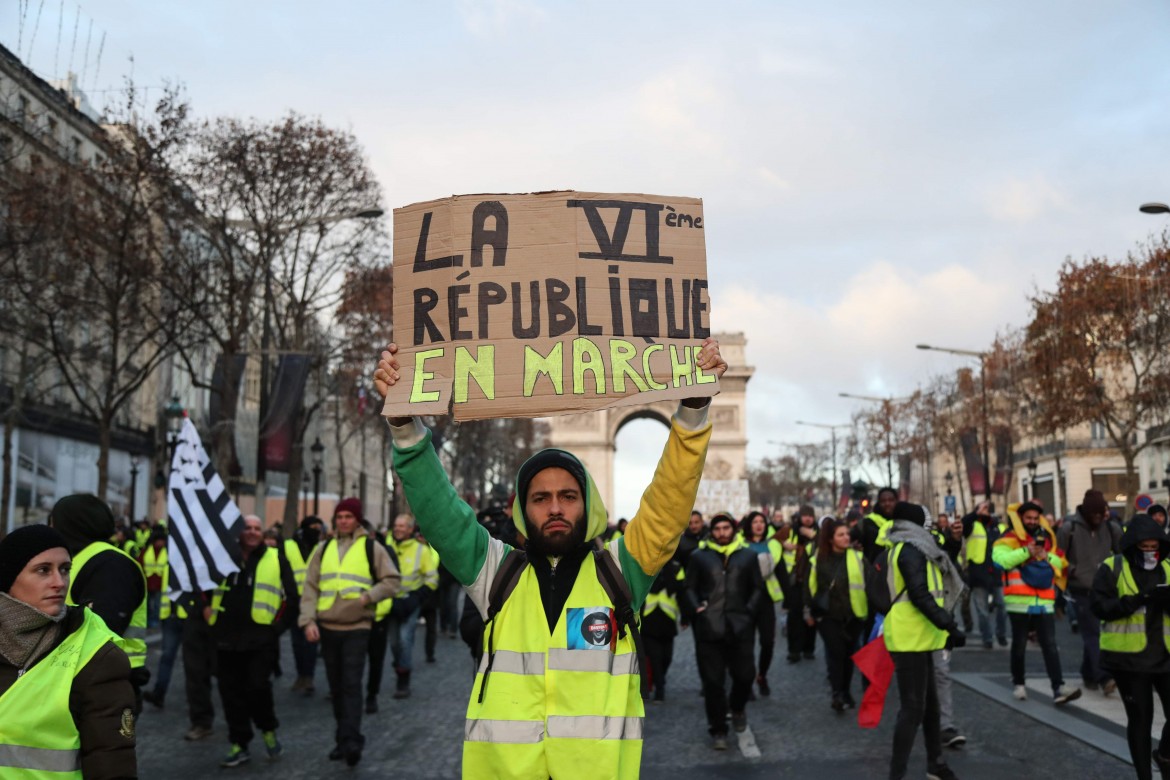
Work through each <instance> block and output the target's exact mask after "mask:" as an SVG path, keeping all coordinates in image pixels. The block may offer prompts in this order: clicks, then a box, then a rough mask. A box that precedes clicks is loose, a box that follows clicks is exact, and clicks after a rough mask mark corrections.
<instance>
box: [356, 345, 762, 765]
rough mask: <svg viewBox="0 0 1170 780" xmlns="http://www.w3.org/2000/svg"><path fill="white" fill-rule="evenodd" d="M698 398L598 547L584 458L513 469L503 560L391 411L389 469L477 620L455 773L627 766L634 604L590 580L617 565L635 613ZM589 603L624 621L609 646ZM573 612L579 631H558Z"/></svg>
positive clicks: (634, 756) (382, 384)
mask: <svg viewBox="0 0 1170 780" xmlns="http://www.w3.org/2000/svg"><path fill="white" fill-rule="evenodd" d="M397 351H398V347H397V345H394V344H391V345H389V347H388V348H387V349H386V351H385V352H383V353H382V359H381V360H380V361H379V363H378V366H377V369H376V370H375V372H374V377H373V378H374V382H375V384H376V386H377V388H378V391H379V392H380V393H381V394H382V395H383V397H385V395H386V394H387V392H388V391H389V389H390V387H391V386H392V385H393V384H395V383H396V382H398V381H399V364H398V358H397V356H396V353H397ZM695 363H696V364H697V365H698V367H699V368H701V369H702V370H703V371H704V372H706V373H707V374H708V375H714V376H717V377H718V376H722V375H723V373H724V372H725V371H726V370H727V363H726V361H724V360H723V358H722V357H721V356H720V354H719V345H718V343H717V342H716V341H715V340H714V339H707V340H705V341H704V342H703V347H702V349H701V350H698V351H697V354H696V356H695ZM709 404H710V399H709V398H690V399H686V400H683V401H682V402H681V403H680V405H679V408H678V410H677V411H676V412H675V414H674V416H673V418H672V420H671V425H670V433H669V435H668V438H667V443H666V447H665V449H664V452H663V455H662V458H661V459H660V461H659V463H658V467H657V469H656V471H655V475H654V479H653V481H652V482H651V483H650V485H649V487H648V488H647V489H646V492H645V493H644V494H643V496H642V501H641V504H640V506H639V508H638V511H637V513H636V514H635V515H634V517H633V519H631V520H630V524H629V525H628V526H627V527H626V533H625V535H624V536H623V537H622V538H621V539H618V540H616V541H613V542H610V543H609V544H607V545H606V546H605V547H604V549H602V550H599V551H598V553H597V555H594V553H593V550H594V549H595V547H594V544H593V540H595V539H597V537H599V536H600V535H601V534H602V533H604V532H605V529H606V526H607V522H608V518H607V513H606V510H605V506H604V505H603V503H602V501H601V495H600V493H599V492H598V490H597V487H596V485H595V484H594V482H593V479H592V478H591V477H590V476H589V473H588V471H587V470H586V469H585V467H584V465H583V464H582V463H581V461H580V460H579V459H578V458H577V457H576V456H574V455H572V454H571V453H568V452H565V451H564V450H557V449H547V450H542V451H541V452H538V453H537V454H535V455H533V456H532V457H531V458H529V459H528V460H527V461H526V462H525V463H524V464H523V465H522V466H521V467H520V470H519V472H518V473H517V475H516V501H515V504H514V506H513V513H512V519H513V521H514V523H515V525H516V528H517V530H518V531H519V532H520V533H521V534H523V536H524V537H525V538H526V540H527V544H526V547H525V553H526V556H525V557H524V558H523V559H521V558H517V557H516V556H511V557H509V554H510V553H511V552H512V549H513V548H512V547H511V546H510V545H507V544H505V543H504V542H502V541H499V540H497V539H493V538H492V537H491V536H490V535H489V534H488V531H487V529H485V528H483V527H482V526H481V525H480V524H479V523H478V522H476V517H475V511H474V510H473V509H472V508H471V507H470V506H468V505H467V504H466V503H465V502H464V501H463V500H461V499H460V497H459V495H458V493H457V492H456V490H455V488H454V487H453V486H452V485H451V483H450V480H449V479H448V477H447V473H446V471H445V470H444V468H443V465H442V463H441V462H440V460H439V458H438V454H437V453H436V452H435V448H434V447H433V446H432V445H431V432H430V431H429V430H428V429H426V428H425V427H424V426H423V425H422V422H421V420H419V419H418V418H411V417H400V418H390V419H389V423H390V426H391V430H392V432H393V438H394V467H395V471H396V473H397V474H398V477H399V479H400V480H401V484H402V486H403V491H404V493H405V496H406V499H407V501H408V502H409V504H410V506H411V508H412V509H413V510H414V512H415V517H416V518H417V520H418V523H419V526H420V527H421V528H422V530H423V533H424V534H425V535H426V538H427V540H428V541H429V542H430V543H431V544H432V545H434V547H435V549H436V550H438V551H439V555H440V557H441V558H442V559H443V561H444V563H445V565H446V566H447V567H448V568H449V569H450V570H451V573H452V574H453V575H454V576H455V578H456V579H457V580H459V582H460V583H462V585H463V586H464V588H465V590H466V592H467V595H468V597H469V598H470V599H471V601H472V602H473V603H474V604H475V606H476V607H477V608H478V609H479V611H480V614H481V615H482V616H483V617H484V618H485V620H487V625H486V627H485V630H484V633H485V635H486V638H485V653H484V656H483V660H482V661H481V663H480V667H479V671H478V672H477V674H476V678H475V683H474V687H473V688H472V692H471V700H470V702H469V704H468V708H467V718H466V725H465V730H464V743H463V776H464V777H465V778H472V779H473V780H474V779H475V778H541V780H546V779H547V778H549V777H575V776H577V775H579V774H581V772H582V768H583V767H588V773H589V774H590V775H591V776H595V777H606V778H633V777H637V775H638V773H639V771H640V764H641V755H642V726H643V718H644V713H645V710H644V707H643V703H642V697H641V690H640V688H641V686H640V679H639V676H640V675H639V664H638V661H637V653H636V652H635V646H634V637H635V636H636V634H635V632H634V631H633V630H626V628H625V626H628V625H629V621H630V620H632V619H633V615H632V614H628V612H627V609H626V608H623V609H622V610H621V612H620V613H618V612H617V610H615V603H614V602H615V601H620V600H624V599H623V598H622V596H623V595H624V594H622V593H621V592H620V591H619V592H618V596H617V597H614V598H611V596H610V594H609V592H607V590H606V588H605V587H604V586H603V584H602V580H601V578H602V577H608V574H612V573H613V572H612V568H611V564H612V565H613V566H616V567H617V568H618V569H620V578H619V579H620V583H624V587H625V588H627V589H628V591H629V602H630V604H629V609H632V610H633V612H634V613H635V614H636V612H637V611H638V610H639V609H640V608H641V606H642V603H643V601H644V599H645V596H646V593H647V591H648V590H649V589H650V586H651V584H652V583H653V581H654V579H655V577H656V575H657V574H658V572H659V571H660V570H661V569H662V568H663V566H665V565H666V562H667V561H669V560H670V558H671V556H672V555H673V553H674V551H675V548H676V546H677V545H678V539H679V536H680V535H681V534H682V531H683V528H684V527H685V525H686V522H687V515H688V513H689V512H690V510H691V509H692V508H693V507H694V505H695V496H696V494H697V493H698V489H699V479H700V477H701V475H702V472H703V463H704V461H705V459H706V454H707V444H708V442H709V440H710V436H711V426H710V424H709V423H708V421H707V410H708V407H709ZM605 556H609V557H608V558H606V557H605ZM752 557H753V565H754V556H752ZM505 558H507V559H508V561H509V562H510V564H512V565H515V564H516V563H517V561H521V562H522V564H523V568H522V569H519V570H517V576H518V579H517V580H515V588H514V589H513V590H512V592H511V594H510V595H509V596H508V598H507V599H506V600H504V601H503V604H502V606H501V607H500V609H499V611H498V613H496V612H494V611H493V613H492V614H491V616H490V620H488V619H487V618H488V617H489V615H488V607H489V604H490V603H491V602H490V599H489V596H490V594H491V593H492V586H493V584H494V583H495V580H496V577H497V575H498V574H499V573H500V572H499V567H500V565H501V563H502V562H503V561H504V560H505ZM598 561H601V563H598ZM509 574H511V570H510V571H509ZM757 575H758V571H757ZM615 576H617V575H615ZM613 584H614V585H617V584H619V583H613ZM598 613H601V614H603V615H608V616H609V618H610V619H611V620H612V621H614V623H616V622H617V621H618V620H619V619H620V620H621V621H622V623H623V624H624V626H623V628H622V629H621V630H620V631H619V630H611V640H610V642H609V643H608V644H606V645H600V646H594V645H592V644H590V643H589V642H587V641H586V640H585V638H584V637H583V636H582V633H581V631H580V627H581V626H582V625H583V624H584V620H585V618H586V617H590V616H592V615H595V614H598ZM570 623H571V624H572V625H573V627H574V628H575V629H576V630H574V631H570V630H569V624H570Z"/></svg>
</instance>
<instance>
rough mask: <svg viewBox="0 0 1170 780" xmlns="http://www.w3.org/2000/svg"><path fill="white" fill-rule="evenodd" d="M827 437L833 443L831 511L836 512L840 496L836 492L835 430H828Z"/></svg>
mask: <svg viewBox="0 0 1170 780" xmlns="http://www.w3.org/2000/svg"><path fill="white" fill-rule="evenodd" d="M829 436H830V439H831V441H832V442H833V511H834V512H835V511H837V502H838V501H839V500H840V498H841V494H840V493H839V492H838V491H837V429H836V428H830V429H829Z"/></svg>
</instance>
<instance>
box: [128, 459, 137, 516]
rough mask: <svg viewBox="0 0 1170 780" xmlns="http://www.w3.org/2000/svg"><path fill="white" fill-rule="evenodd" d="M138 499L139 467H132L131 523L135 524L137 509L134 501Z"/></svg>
mask: <svg viewBox="0 0 1170 780" xmlns="http://www.w3.org/2000/svg"><path fill="white" fill-rule="evenodd" d="M137 497H138V466H137V465H133V466H131V467H130V522H131V523H133V522H134V518H135V507H134V504H135V501H134V499H135V498H137Z"/></svg>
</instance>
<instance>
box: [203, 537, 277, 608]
mask: <svg viewBox="0 0 1170 780" xmlns="http://www.w3.org/2000/svg"><path fill="white" fill-rule="evenodd" d="M229 590H231V585H229V584H228V581H227V580H224V581H223V582H221V583H220V584H219V586H218V587H216V589H215V593H213V594H212V596H211V618H210V619H209V620H208V621H207V625H209V626H214V625H215V621H216V620H217V619H218V618H219V613H220V612H222V611H223V606H222V605H223V597H224V594H225V593H227V592H228V591H229ZM282 601H284V590H283V589H282V588H281V587H280V553H278V552H277V551H276V548H275V547H265V548H264V554H263V555H262V556H261V558H260V562H259V563H257V564H256V580H255V582H253V583H252V612H251V616H252V622H253V623H257V624H259V625H262V626H270V625H272V624H273V623H274V622H276V615H277V613H279V612H280V604H281V602H282Z"/></svg>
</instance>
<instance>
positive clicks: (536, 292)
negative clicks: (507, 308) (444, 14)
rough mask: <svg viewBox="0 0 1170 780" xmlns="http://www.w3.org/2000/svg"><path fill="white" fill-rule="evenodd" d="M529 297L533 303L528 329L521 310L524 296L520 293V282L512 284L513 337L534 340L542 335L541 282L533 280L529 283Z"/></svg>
mask: <svg viewBox="0 0 1170 780" xmlns="http://www.w3.org/2000/svg"><path fill="white" fill-rule="evenodd" d="M528 297H529V298H530V299H531V301H532V302H531V303H530V304H529V309H530V310H531V312H532V321H531V323H530V324H529V325H528V327H527V328H526V327H524V317H523V312H522V311H521V310H520V308H521V305H522V304H523V302H524V296H523V295H521V293H520V282H512V335H513V336H514V337H516V338H518V339H534V338H536V337H537V336H539V335H540V282H538V281H536V280H533V281H531V282H529V283H528Z"/></svg>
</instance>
